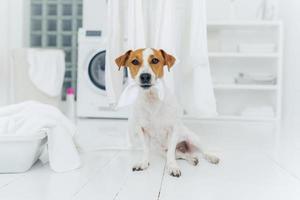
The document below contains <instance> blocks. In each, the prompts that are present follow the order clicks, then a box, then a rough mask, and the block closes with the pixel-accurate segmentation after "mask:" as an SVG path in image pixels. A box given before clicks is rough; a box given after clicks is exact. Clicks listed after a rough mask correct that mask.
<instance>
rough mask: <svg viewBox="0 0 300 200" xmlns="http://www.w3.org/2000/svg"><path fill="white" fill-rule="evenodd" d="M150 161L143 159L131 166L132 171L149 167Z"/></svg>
mask: <svg viewBox="0 0 300 200" xmlns="http://www.w3.org/2000/svg"><path fill="white" fill-rule="evenodd" d="M149 165H150V163H149V162H148V161H144V162H141V163H138V164H136V165H134V166H133V167H132V171H143V170H145V169H147V168H148V167H149Z"/></svg>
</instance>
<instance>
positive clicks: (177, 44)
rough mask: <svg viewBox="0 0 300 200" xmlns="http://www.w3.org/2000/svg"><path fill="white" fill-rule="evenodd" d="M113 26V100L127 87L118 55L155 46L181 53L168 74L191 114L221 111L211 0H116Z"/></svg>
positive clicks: (110, 57) (110, 76) (111, 9)
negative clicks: (209, 22)
mask: <svg viewBox="0 0 300 200" xmlns="http://www.w3.org/2000/svg"><path fill="white" fill-rule="evenodd" d="M120 2H122V4H121V3H120ZM109 26H110V28H109V30H110V31H109V34H108V35H109V40H108V41H109V45H108V54H109V55H107V63H109V64H110V65H109V66H108V70H107V72H106V78H107V79H106V80H107V81H108V84H109V87H108V90H109V91H108V95H109V96H110V97H111V98H110V99H111V100H112V102H113V103H116V102H117V100H118V97H119V96H120V94H121V91H122V89H123V87H122V83H121V82H120V80H122V73H121V72H118V71H117V67H116V65H115V63H114V59H115V58H116V57H117V56H119V55H121V54H122V53H124V52H125V51H127V50H129V49H136V48H143V47H154V48H158V49H164V50H165V51H166V52H168V53H170V54H172V55H174V56H175V57H176V58H177V61H178V62H177V63H176V65H175V66H174V67H173V68H172V70H171V72H167V71H166V72H165V77H164V79H165V81H166V83H167V86H168V87H169V88H170V89H172V90H173V91H174V92H175V93H176V94H177V96H178V98H179V100H180V102H181V104H182V105H183V108H184V109H185V110H186V111H187V112H188V113H189V114H191V115H197V116H200V115H202V116H204V115H205V116H208V115H215V114H216V103H215V97H214V92H213V86H212V81H211V75H210V70H209V62H208V55H207V36H206V8H205V0H187V1H182V0H151V1H148V0H123V1H118V0H110V1H109Z"/></svg>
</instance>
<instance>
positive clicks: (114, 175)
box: [0, 134, 300, 200]
mask: <svg viewBox="0 0 300 200" xmlns="http://www.w3.org/2000/svg"><path fill="white" fill-rule="evenodd" d="M216 137H217V138H218V140H215V139H216V138H214V136H212V135H210V136H209V137H207V138H209V139H208V140H209V141H210V142H211V143H214V142H215V144H216V145H220V146H222V147H220V146H219V147H218V148H214V149H217V150H214V153H215V154H217V155H218V156H219V157H220V158H221V163H220V164H219V165H217V166H214V165H211V164H209V163H207V162H206V161H204V160H200V163H199V165H198V166H196V167H194V166H191V165H189V164H188V163H186V162H185V161H179V165H180V166H181V169H182V176H181V177H180V178H173V177H170V176H169V175H168V174H166V172H165V161H164V159H163V158H161V157H160V156H158V155H152V158H151V165H150V168H149V169H148V170H146V171H144V172H132V171H131V167H132V165H133V164H134V163H135V161H137V160H138V158H139V155H140V152H130V151H98V152H93V153H86V154H82V160H83V162H84V165H83V167H82V168H81V169H78V170H74V171H71V172H68V173H54V172H52V171H51V169H50V168H49V166H48V165H45V166H42V164H41V163H37V164H36V165H35V166H34V167H33V168H32V169H31V170H30V171H29V172H27V173H23V174H0V200H68V199H74V200H94V199H95V200H96V199H97V200H113V199H118V200H141V199H142V200H157V199H160V200H177V199H178V200H181V199H189V200H199V199H203V200H215V199H216V200H217V199H222V200H227V199H228V200H235V199H236V200H241V199H242V200H248V199H249V200H250V199H251V200H254V199H255V200H271V199H272V200H299V199H300V156H299V155H300V149H299V148H298V147H297V146H294V145H291V143H289V142H285V143H283V144H282V147H281V148H280V151H273V150H272V148H269V147H268V148H266V149H263V148H257V147H253V146H250V145H248V146H243V147H242V144H243V143H242V142H240V141H241V139H240V138H238V137H231V138H228V136H227V135H226V134H217V135H216ZM241 138H242V137H241ZM245 138H246V137H244V139H245ZM208 140H206V142H207V141H208ZM246 140H247V141H250V139H249V138H246ZM221 141H226V142H224V144H225V143H226V145H224V144H223V145H221V144H222V142H221ZM294 142H295V140H293V143H294ZM298 144H299V143H298ZM298 144H297V145H298ZM233 145H235V147H236V148H232V146H233ZM212 149H213V148H212Z"/></svg>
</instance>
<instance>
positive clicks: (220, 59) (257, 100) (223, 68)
mask: <svg viewBox="0 0 300 200" xmlns="http://www.w3.org/2000/svg"><path fill="white" fill-rule="evenodd" d="M207 29H208V47H209V53H208V56H209V59H210V66H211V72H212V75H213V80H214V82H215V83H214V90H215V94H216V101H217V107H218V110H217V111H218V113H219V115H218V116H216V117H209V118H200V119H201V120H222V121H260V122H272V123H277V124H280V122H279V121H280V120H281V112H282V111H281V110H282V106H281V104H282V100H281V96H282V56H283V23H282V22H281V21H209V22H208V24H207ZM239 44H275V45H276V51H275V52H274V53H273V52H271V53H268V52H266V53H264V52H261V51H259V49H258V50H257V51H256V52H255V51H253V52H252V51H251V52H249V53H242V52H238V51H237V49H238V48H237V47H238V45H239ZM239 73H245V74H259V75H270V74H272V75H275V76H276V78H277V84H276V85H256V84H248V85H242V84H235V83H234V79H235V78H236V77H237V76H238V74H239ZM249 107H250V108H253V107H257V108H258V110H259V108H261V107H269V108H270V107H271V108H273V111H274V113H275V116H274V117H272V116H271V117H265V115H264V114H261V115H257V116H251V117H247V116H242V115H241V113H242V111H243V110H244V109H246V108H249ZM258 112H259V111H258ZM184 118H185V119H197V117H194V116H188V115H187V116H185V117H184ZM198 119H199V118H198Z"/></svg>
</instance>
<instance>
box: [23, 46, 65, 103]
mask: <svg viewBox="0 0 300 200" xmlns="http://www.w3.org/2000/svg"><path fill="white" fill-rule="evenodd" d="M27 59H28V63H29V71H28V73H29V78H30V80H31V81H32V82H33V84H34V85H35V86H36V87H37V88H38V89H39V90H40V91H42V92H43V93H45V94H47V95H48V96H51V97H55V96H59V95H60V94H61V89H62V85H63V81H64V74H65V54H64V52H63V51H62V50H58V49H28V50H27Z"/></svg>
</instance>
